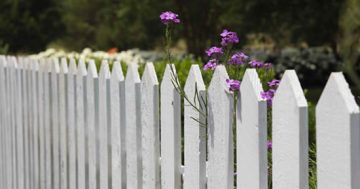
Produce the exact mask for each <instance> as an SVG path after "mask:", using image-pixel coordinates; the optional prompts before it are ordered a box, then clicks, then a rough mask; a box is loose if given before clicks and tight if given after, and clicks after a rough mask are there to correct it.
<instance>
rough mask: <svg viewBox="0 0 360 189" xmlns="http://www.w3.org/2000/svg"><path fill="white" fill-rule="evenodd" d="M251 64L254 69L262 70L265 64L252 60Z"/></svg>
mask: <svg viewBox="0 0 360 189" xmlns="http://www.w3.org/2000/svg"><path fill="white" fill-rule="evenodd" d="M249 64H250V66H251V67H253V68H262V67H263V66H264V63H263V62H261V61H258V60H251V61H250V62H249Z"/></svg>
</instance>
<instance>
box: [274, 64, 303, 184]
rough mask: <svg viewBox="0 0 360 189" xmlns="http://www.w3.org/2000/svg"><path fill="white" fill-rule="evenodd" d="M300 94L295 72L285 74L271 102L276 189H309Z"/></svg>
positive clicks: (288, 71) (301, 97) (300, 89)
mask: <svg viewBox="0 0 360 189" xmlns="http://www.w3.org/2000/svg"><path fill="white" fill-rule="evenodd" d="M302 91H303V90H302V88H301V85H300V82H299V79H298V78H297V76H296V73H295V71H294V70H287V71H286V72H285V73H284V76H283V78H282V80H281V83H280V85H279V87H278V89H277V91H276V95H275V97H274V100H273V106H272V108H273V109H272V110H273V113H272V116H273V119H272V120H273V122H272V145H273V148H272V157H273V158H272V167H273V168H272V173H273V174H272V180H273V182H272V183H273V187H274V188H277V189H288V188H294V189H307V188H308V187H309V186H308V125H307V124H308V117H307V116H308V111H307V102H306V99H305V96H304V93H303V92H302ZM284 114H286V117H284ZM290 154H291V155H290Z"/></svg>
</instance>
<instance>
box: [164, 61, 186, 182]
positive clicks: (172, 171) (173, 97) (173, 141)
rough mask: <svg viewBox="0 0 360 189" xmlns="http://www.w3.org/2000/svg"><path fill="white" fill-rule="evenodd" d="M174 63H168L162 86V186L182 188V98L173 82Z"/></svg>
mask: <svg viewBox="0 0 360 189" xmlns="http://www.w3.org/2000/svg"><path fill="white" fill-rule="evenodd" d="M175 79H177V75H176V69H175V66H174V65H169V64H168V65H167V66H166V69H165V73H164V76H163V80H162V83H161V86H160V93H161V95H160V96H161V99H160V101H161V103H160V104H161V105H160V112H161V116H160V120H161V137H160V139H161V141H160V145H161V188H173V189H180V188H181V98H180V95H179V93H178V92H177V90H176V89H175V87H174V85H173V82H172V81H174V80H175Z"/></svg>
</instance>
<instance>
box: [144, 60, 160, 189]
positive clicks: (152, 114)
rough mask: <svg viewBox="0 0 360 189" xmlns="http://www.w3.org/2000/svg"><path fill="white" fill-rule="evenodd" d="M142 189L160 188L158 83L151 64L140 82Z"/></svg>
mask: <svg viewBox="0 0 360 189" xmlns="http://www.w3.org/2000/svg"><path fill="white" fill-rule="evenodd" d="M141 127H142V137H141V138H142V155H143V157H144V158H143V177H142V185H143V188H148V189H156V188H160V164H159V161H160V138H159V137H160V134H159V132H160V122H159V82H158V79H157V76H156V72H155V68H154V65H153V64H152V63H147V64H146V65H145V70H144V74H143V77H142V81H141Z"/></svg>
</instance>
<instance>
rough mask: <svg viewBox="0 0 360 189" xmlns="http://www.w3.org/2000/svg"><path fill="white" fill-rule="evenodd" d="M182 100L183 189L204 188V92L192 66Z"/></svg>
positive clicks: (200, 79)
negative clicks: (185, 97) (184, 97)
mask: <svg viewBox="0 0 360 189" xmlns="http://www.w3.org/2000/svg"><path fill="white" fill-rule="evenodd" d="M184 91H185V94H186V96H187V99H188V100H190V102H191V103H192V104H193V105H195V107H196V108H194V107H192V106H191V105H190V103H189V102H188V101H187V100H186V99H184V141H185V142H184V157H185V158H184V159H185V166H184V188H185V189H205V186H206V120H205V119H206V116H205V114H206V107H205V106H206V91H205V84H204V82H203V79H202V76H201V72H200V68H199V66H198V65H192V66H191V68H190V72H189V76H188V78H187V80H186V84H185V88H184Z"/></svg>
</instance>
